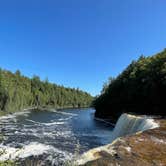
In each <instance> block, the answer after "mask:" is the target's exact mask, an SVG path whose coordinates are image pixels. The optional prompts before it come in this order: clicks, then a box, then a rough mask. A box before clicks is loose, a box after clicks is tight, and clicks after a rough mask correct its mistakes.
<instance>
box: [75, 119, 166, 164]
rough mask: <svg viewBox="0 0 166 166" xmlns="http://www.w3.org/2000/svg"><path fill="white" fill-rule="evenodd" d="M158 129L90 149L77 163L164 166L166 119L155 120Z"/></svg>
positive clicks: (165, 161)
mask: <svg viewBox="0 0 166 166" xmlns="http://www.w3.org/2000/svg"><path fill="white" fill-rule="evenodd" d="M155 122H156V123H158V124H159V127H157V128H155V129H149V130H146V131H143V132H142V131H141V132H137V133H135V134H132V135H128V136H124V137H120V138H117V139H116V140H115V141H114V142H112V143H111V144H108V145H105V146H102V147H98V148H95V149H92V150H90V151H88V152H86V153H85V154H83V156H81V158H80V159H79V160H78V161H77V164H78V165H83V166H101V165H102V166H108V165H109V166H117V165H118V166H121V165H122V166H129V165H130V166H151V165H154V166H159V165H160V166H165V165H166V157H165V156H166V119H155Z"/></svg>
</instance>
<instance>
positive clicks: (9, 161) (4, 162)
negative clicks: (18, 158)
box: [0, 160, 18, 166]
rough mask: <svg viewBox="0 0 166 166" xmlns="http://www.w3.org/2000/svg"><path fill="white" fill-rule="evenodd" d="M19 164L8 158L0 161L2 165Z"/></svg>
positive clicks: (15, 165)
mask: <svg viewBox="0 0 166 166" xmlns="http://www.w3.org/2000/svg"><path fill="white" fill-rule="evenodd" d="M17 165H18V164H17V163H16V162H15V161H11V160H6V161H0V166H17Z"/></svg>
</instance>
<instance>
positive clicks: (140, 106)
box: [93, 50, 166, 118]
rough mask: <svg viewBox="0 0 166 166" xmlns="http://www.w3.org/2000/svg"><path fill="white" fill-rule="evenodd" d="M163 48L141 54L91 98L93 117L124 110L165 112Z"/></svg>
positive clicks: (116, 113) (152, 112)
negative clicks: (94, 97)
mask: <svg viewBox="0 0 166 166" xmlns="http://www.w3.org/2000/svg"><path fill="white" fill-rule="evenodd" d="M165 98H166V50H164V51H163V52H161V53H159V54H157V55H154V56H152V57H144V56H141V57H140V58H139V59H138V60H137V61H133V62H132V63H131V64H130V65H129V66H128V67H127V68H126V69H125V70H124V71H123V72H122V73H121V74H120V75H119V76H118V77H117V78H116V79H114V80H112V81H111V82H110V83H109V85H107V86H106V88H105V89H104V92H103V93H101V95H100V96H99V97H97V98H96V99H95V100H94V101H93V106H94V107H95V109H96V116H99V117H107V118H108V117H115V118H118V116H119V115H120V114H121V113H123V112H135V113H139V114H154V115H166V112H165V110H164V109H163V108H164V106H165Z"/></svg>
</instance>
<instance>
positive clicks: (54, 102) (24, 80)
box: [0, 69, 93, 113]
mask: <svg viewBox="0 0 166 166" xmlns="http://www.w3.org/2000/svg"><path fill="white" fill-rule="evenodd" d="M92 99H93V98H92V96H91V95H90V94H88V93H86V92H83V91H81V90H79V89H78V88H77V89H75V88H65V87H63V86H59V85H56V84H51V83H49V82H48V80H47V79H46V80H45V81H41V80H40V78H39V77H38V76H34V77H33V78H32V79H30V78H28V77H25V76H23V75H21V72H20V71H19V70H17V71H16V72H15V73H12V72H10V71H7V70H2V69H0V112H1V113H2V112H15V111H19V110H22V109H24V108H28V107H47V106H50V107H54V108H68V107H69V108H77V107H87V106H90V104H91V102H92Z"/></svg>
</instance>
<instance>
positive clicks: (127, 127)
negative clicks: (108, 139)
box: [112, 114, 159, 140]
mask: <svg viewBox="0 0 166 166" xmlns="http://www.w3.org/2000/svg"><path fill="white" fill-rule="evenodd" d="M157 127H159V125H158V124H157V123H156V122H155V121H154V120H153V119H152V118H150V117H147V116H134V115H130V114H122V115H121V116H120V118H119V119H118V121H117V123H116V125H115V128H114V130H113V133H112V140H114V139H116V138H118V137H121V136H125V135H129V134H133V133H136V132H139V131H145V130H148V129H153V128H157Z"/></svg>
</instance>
